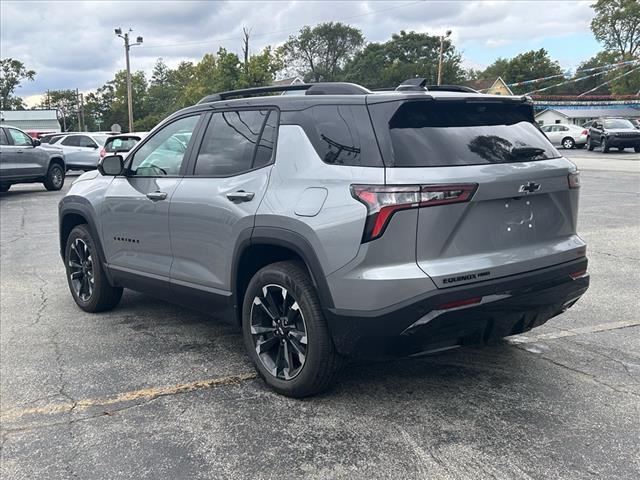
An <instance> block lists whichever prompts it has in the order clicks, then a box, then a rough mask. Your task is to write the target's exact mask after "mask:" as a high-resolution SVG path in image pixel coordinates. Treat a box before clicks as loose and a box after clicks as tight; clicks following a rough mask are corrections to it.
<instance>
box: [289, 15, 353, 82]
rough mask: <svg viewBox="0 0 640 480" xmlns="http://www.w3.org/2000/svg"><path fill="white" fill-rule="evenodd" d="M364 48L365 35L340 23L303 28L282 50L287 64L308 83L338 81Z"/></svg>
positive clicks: (291, 37)
mask: <svg viewBox="0 0 640 480" xmlns="http://www.w3.org/2000/svg"><path fill="white" fill-rule="evenodd" d="M363 45H364V37H363V36H362V32H361V31H360V30H359V29H357V28H354V27H351V26H349V25H345V24H344V23H340V22H336V23H334V22H329V23H321V24H319V25H316V26H315V27H308V26H307V27H304V28H302V29H301V30H300V32H299V33H298V34H297V35H292V36H290V37H289V39H288V40H287V41H286V42H285V43H284V45H282V46H281V47H280V49H279V53H280V54H281V55H282V58H283V59H284V61H285V62H286V64H288V65H290V66H292V67H293V68H294V69H295V70H297V72H298V74H300V75H301V76H302V77H304V80H305V81H308V82H333V81H336V80H339V78H340V73H341V70H342V67H343V66H344V65H345V63H346V62H347V61H349V60H350V59H351V58H352V57H353V55H354V54H355V53H357V52H358V51H359V50H360V49H361V48H362V46H363Z"/></svg>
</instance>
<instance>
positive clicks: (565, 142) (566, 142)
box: [562, 137, 576, 150]
mask: <svg viewBox="0 0 640 480" xmlns="http://www.w3.org/2000/svg"><path fill="white" fill-rule="evenodd" d="M562 146H563V147H564V148H566V149H567V150H571V149H572V148H573V147H575V146H576V142H575V140H574V139H573V138H571V137H567V138H563V139H562Z"/></svg>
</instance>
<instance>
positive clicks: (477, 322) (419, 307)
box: [325, 257, 589, 357]
mask: <svg viewBox="0 0 640 480" xmlns="http://www.w3.org/2000/svg"><path fill="white" fill-rule="evenodd" d="M586 270H587V259H586V257H582V258H580V259H577V260H574V261H572V262H567V263H563V264H561V265H556V266H553V267H549V268H545V269H541V270H537V271H535V272H529V273H526V274H521V275H513V276H510V277H507V278H502V279H497V280H492V281H487V282H481V283H477V284H473V285H466V286H461V287H453V288H448V289H443V290H437V291H435V292H429V293H428V294H426V295H424V296H422V297H418V298H414V299H411V300H409V301H408V302H403V303H402V304H400V305H395V306H393V307H390V308H387V309H385V310H382V311H375V312H358V311H352V310H346V311H345V310H337V309H328V310H326V311H325V316H326V318H327V322H328V325H329V329H330V331H331V334H332V337H333V341H334V344H335V346H336V348H337V350H338V351H339V352H340V353H341V354H343V355H349V356H367V357H371V356H373V357H380V356H386V355H408V354H412V353H417V352H421V351H425V350H429V349H430V348H431V347H433V348H442V347H444V346H454V345H474V344H482V343H488V342H492V341H495V340H498V339H500V338H503V337H505V336H508V335H515V334H518V333H522V332H526V331H528V330H531V329H532V328H534V327H537V326H539V325H542V324H543V323H545V322H546V321H547V320H549V319H550V318H552V317H554V316H556V315H558V314H560V313H562V312H563V311H565V310H566V309H567V308H569V307H570V306H571V305H573V304H574V303H575V302H576V301H577V300H578V299H579V298H580V296H582V295H583V294H584V293H585V292H586V291H587V288H588V287H589V276H588V275H586V274H585V275H584V276H582V277H580V278H577V279H574V278H572V277H571V275H570V274H573V273H576V272H581V271H586ZM475 297H482V298H483V303H481V304H476V305H468V306H465V307H462V308H457V309H451V310H444V311H439V310H438V306H439V305H444V304H449V303H451V302H455V301H459V300H466V299H469V298H475ZM484 300H487V301H486V302H485V301H484ZM419 321H420V322H419ZM417 322H418V324H417V325H416V323H417Z"/></svg>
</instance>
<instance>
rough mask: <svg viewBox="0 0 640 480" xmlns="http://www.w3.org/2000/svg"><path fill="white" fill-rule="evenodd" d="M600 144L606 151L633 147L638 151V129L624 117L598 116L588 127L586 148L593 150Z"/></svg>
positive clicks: (639, 147)
mask: <svg viewBox="0 0 640 480" xmlns="http://www.w3.org/2000/svg"><path fill="white" fill-rule="evenodd" d="M597 146H601V147H602V151H603V152H604V153H607V152H608V151H609V149H611V148H617V149H618V150H619V151H623V150H624V149H625V148H633V149H634V150H635V151H636V152H638V153H640V131H638V130H637V129H636V128H635V127H634V126H633V124H632V123H631V122H630V121H629V120H628V119H626V118H599V119H597V120H594V121H593V122H592V123H591V126H590V127H589V137H588V138H587V148H588V149H589V150H593V149H594V148H595V147H597Z"/></svg>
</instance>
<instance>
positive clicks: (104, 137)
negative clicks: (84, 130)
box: [93, 135, 109, 145]
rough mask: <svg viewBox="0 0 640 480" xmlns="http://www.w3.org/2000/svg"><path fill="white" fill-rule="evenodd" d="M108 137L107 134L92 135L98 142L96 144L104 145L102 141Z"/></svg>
mask: <svg viewBox="0 0 640 480" xmlns="http://www.w3.org/2000/svg"><path fill="white" fill-rule="evenodd" d="M107 138H109V137H108V136H107V135H94V136H93V139H94V140H95V141H96V142H98V145H104V142H106V141H107Z"/></svg>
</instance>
